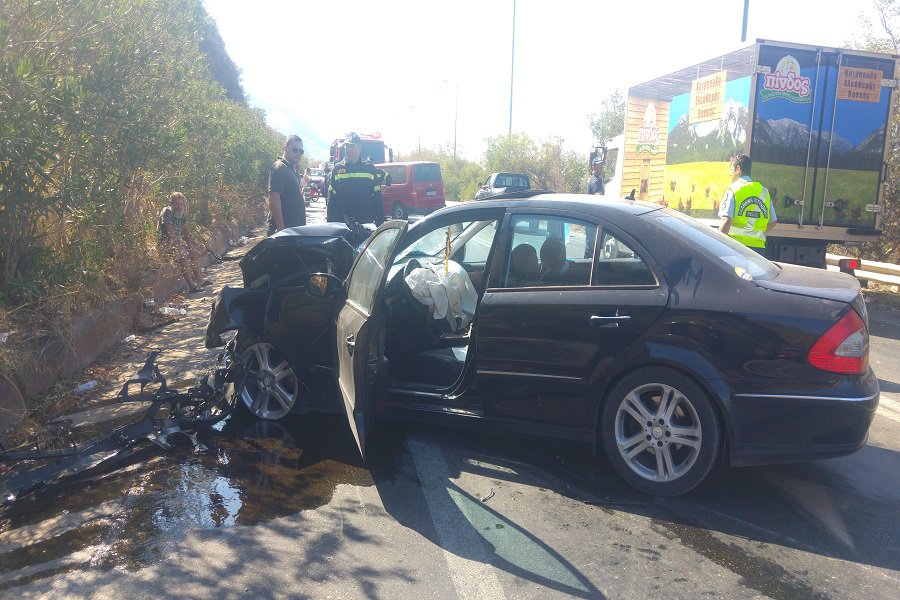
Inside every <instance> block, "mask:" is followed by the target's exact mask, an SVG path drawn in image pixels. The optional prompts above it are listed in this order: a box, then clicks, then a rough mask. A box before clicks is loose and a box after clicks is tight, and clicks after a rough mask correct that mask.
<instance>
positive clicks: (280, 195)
mask: <svg viewBox="0 0 900 600" xmlns="http://www.w3.org/2000/svg"><path fill="white" fill-rule="evenodd" d="M301 156H303V140H302V139H300V136H298V135H292V136H289V137H288V139H287V140H285V142H284V150H283V152H282V155H281V158H279V159H278V160H276V161H275V164H274V165H272V171H271V172H270V173H269V230H268V234H269V235H272V234H273V233H275V232H277V231H281V230H282V229H285V228H286V227H297V226H299V225H306V204H305V203H304V202H303V198H302V197H301V195H300V176H299V175H298V174H297V165H298V164H299V163H300V157H301Z"/></svg>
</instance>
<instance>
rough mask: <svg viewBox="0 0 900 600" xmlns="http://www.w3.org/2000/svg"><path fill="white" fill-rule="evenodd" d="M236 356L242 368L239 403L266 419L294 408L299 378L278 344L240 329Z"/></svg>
mask: <svg viewBox="0 0 900 600" xmlns="http://www.w3.org/2000/svg"><path fill="white" fill-rule="evenodd" d="M235 356H236V359H237V360H239V361H241V364H242V365H243V372H244V376H243V378H242V381H241V382H240V386H241V389H240V390H239V391H238V402H237V405H238V406H242V407H243V408H244V409H246V410H247V412H249V413H250V414H251V415H253V416H255V417H257V418H259V419H265V420H267V421H277V420H278V419H281V418H282V417H284V416H286V415H287V414H289V413H290V412H291V411H292V410H293V409H294V407H295V406H296V404H297V401H298V400H299V398H300V380H299V379H298V378H297V375H296V374H295V373H294V370H293V368H291V367H290V366H289V365H288V362H287V359H286V358H285V357H284V354H283V353H282V352H281V351H280V350H279V349H278V348H276V347H275V346H274V345H273V344H272V343H271V342H269V341H267V340H265V339H262V338H259V337H257V336H255V335H247V334H246V332H245V331H241V332H239V333H238V339H237V347H236V349H235Z"/></svg>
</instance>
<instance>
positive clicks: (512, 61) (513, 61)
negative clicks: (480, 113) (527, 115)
mask: <svg viewBox="0 0 900 600" xmlns="http://www.w3.org/2000/svg"><path fill="white" fill-rule="evenodd" d="M515 73H516V0H513V20H512V57H511V58H510V61H509V134H508V135H512V102H513V76H514V75H515Z"/></svg>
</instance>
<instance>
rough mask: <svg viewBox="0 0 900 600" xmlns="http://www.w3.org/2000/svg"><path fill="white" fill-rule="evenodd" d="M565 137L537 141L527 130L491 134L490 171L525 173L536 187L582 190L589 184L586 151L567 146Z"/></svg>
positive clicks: (487, 161)
mask: <svg viewBox="0 0 900 600" xmlns="http://www.w3.org/2000/svg"><path fill="white" fill-rule="evenodd" d="M563 142H564V140H563V139H562V138H559V137H557V138H550V139H546V140H542V141H539V142H536V141H534V140H532V139H531V138H530V137H528V135H527V134H524V133H515V134H512V135H504V136H499V137H495V138H488V140H487V149H486V150H485V153H484V164H485V172H486V173H495V172H499V171H512V172H518V173H525V174H526V175H528V177H529V179H531V181H532V184H533V185H534V187H536V188H542V189H548V190H552V191H554V192H563V193H581V192H584V188H585V187H586V180H587V172H586V170H585V158H584V155H582V154H580V153H578V152H574V151H571V150H569V151H564V150H563Z"/></svg>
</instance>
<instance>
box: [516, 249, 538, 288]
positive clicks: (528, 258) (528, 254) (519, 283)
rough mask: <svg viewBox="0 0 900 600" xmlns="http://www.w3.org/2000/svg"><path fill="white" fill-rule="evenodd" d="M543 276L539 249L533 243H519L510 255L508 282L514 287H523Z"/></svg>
mask: <svg viewBox="0 0 900 600" xmlns="http://www.w3.org/2000/svg"><path fill="white" fill-rule="evenodd" d="M540 277H541V268H540V265H539V263H538V257H537V251H536V250H535V249H534V246H532V245H531V244H525V243H523V244H519V245H518V246H516V247H515V248H513V251H512V254H510V257H509V278H508V283H509V285H510V286H512V287H523V286H525V285H528V284H531V283H535V282H537V281H538V280H539V279H540Z"/></svg>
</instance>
